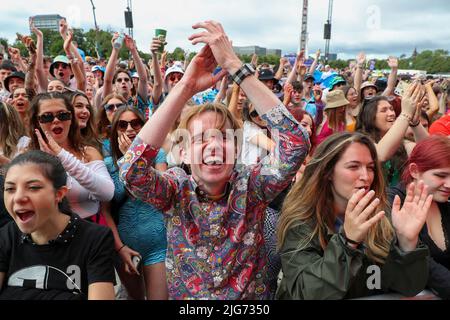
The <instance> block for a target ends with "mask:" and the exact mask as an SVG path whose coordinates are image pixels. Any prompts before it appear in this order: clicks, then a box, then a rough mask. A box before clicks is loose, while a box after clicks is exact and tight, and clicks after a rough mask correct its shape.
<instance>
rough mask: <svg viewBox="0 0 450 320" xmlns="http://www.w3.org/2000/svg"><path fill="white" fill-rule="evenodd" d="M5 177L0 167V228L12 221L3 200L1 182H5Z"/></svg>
mask: <svg viewBox="0 0 450 320" xmlns="http://www.w3.org/2000/svg"><path fill="white" fill-rule="evenodd" d="M4 180H5V177H4V176H3V170H2V169H1V168H0V228H1V227H3V226H4V225H6V224H7V223H8V222H10V221H12V218H11V216H10V215H9V213H8V211H6V207H5V201H4V199H3V189H4V188H3V184H4V183H5V181H4Z"/></svg>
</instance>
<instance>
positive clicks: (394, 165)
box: [356, 83, 428, 186]
mask: <svg viewBox="0 0 450 320" xmlns="http://www.w3.org/2000/svg"><path fill="white" fill-rule="evenodd" d="M423 94H424V90H423V88H422V85H420V84H419V83H414V84H413V85H411V86H410V87H409V89H408V91H407V92H406V93H405V95H404V96H403V98H402V110H401V114H400V116H399V117H398V118H396V116H395V111H394V107H393V106H392V105H391V104H390V103H389V100H388V99H387V98H386V97H383V96H380V97H375V98H372V99H371V100H369V101H366V102H365V103H364V105H363V107H362V110H361V112H360V114H359V116H358V120H357V125H356V131H358V132H362V133H365V134H368V135H369V136H370V137H371V138H372V139H373V140H374V142H375V146H376V148H377V153H378V157H379V159H380V161H381V162H382V163H383V172H384V175H385V181H386V183H387V184H388V185H389V186H395V185H397V184H398V183H399V180H400V172H401V170H402V168H403V166H404V164H405V162H406V160H407V157H408V156H407V150H406V149H405V147H404V137H405V133H406V131H407V130H408V127H411V128H412V130H413V132H414V137H415V140H416V142H418V141H421V140H423V139H425V138H426V137H428V132H427V130H425V129H424V127H423V126H422V124H421V122H420V112H421V110H420V105H419V101H420V100H421V98H422V96H423Z"/></svg>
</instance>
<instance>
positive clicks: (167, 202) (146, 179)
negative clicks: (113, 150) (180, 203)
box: [119, 137, 178, 212]
mask: <svg viewBox="0 0 450 320" xmlns="http://www.w3.org/2000/svg"><path fill="white" fill-rule="evenodd" d="M157 154H158V149H156V148H153V147H151V146H148V145H147V144H145V143H144V142H143V141H142V139H141V138H139V137H136V138H135V139H134V141H133V144H132V145H131V147H130V148H129V149H128V151H127V153H126V154H125V156H124V157H123V158H122V159H120V160H119V168H120V173H119V175H120V179H121V180H122V181H123V182H124V183H125V186H126V188H127V189H128V191H130V193H131V194H132V195H133V196H134V197H135V198H137V199H140V200H142V201H144V202H147V203H150V204H151V205H153V206H155V207H156V208H157V209H159V210H162V211H165V212H166V211H168V210H169V209H170V208H171V207H172V205H173V203H174V199H175V196H176V194H177V190H178V188H177V183H176V178H175V177H174V176H172V175H170V173H169V172H167V171H166V172H164V173H161V172H159V171H158V170H155V169H154V168H153V166H152V165H153V162H154V160H155V157H156V155H157Z"/></svg>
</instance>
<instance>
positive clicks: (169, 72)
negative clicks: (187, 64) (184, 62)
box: [164, 65, 184, 80]
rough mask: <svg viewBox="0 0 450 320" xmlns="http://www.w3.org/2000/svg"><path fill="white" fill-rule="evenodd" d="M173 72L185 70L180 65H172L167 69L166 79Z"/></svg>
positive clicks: (182, 72)
mask: <svg viewBox="0 0 450 320" xmlns="http://www.w3.org/2000/svg"><path fill="white" fill-rule="evenodd" d="M172 73H181V74H184V70H183V69H182V68H181V67H180V66H178V65H173V66H172V67H170V68H169V69H167V71H166V76H165V77H164V80H166V79H167V77H168V76H169V75H170V74H172Z"/></svg>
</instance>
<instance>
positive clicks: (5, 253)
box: [0, 222, 13, 272]
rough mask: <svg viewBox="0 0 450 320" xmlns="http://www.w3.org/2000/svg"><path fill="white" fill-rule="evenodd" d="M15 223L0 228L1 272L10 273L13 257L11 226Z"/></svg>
mask: <svg viewBox="0 0 450 320" xmlns="http://www.w3.org/2000/svg"><path fill="white" fill-rule="evenodd" d="M12 223H13V222H10V223H8V224H7V225H5V226H4V227H2V228H0V272H8V269H9V262H10V257H11V239H9V237H10V236H11V232H10V230H11V226H12Z"/></svg>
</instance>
